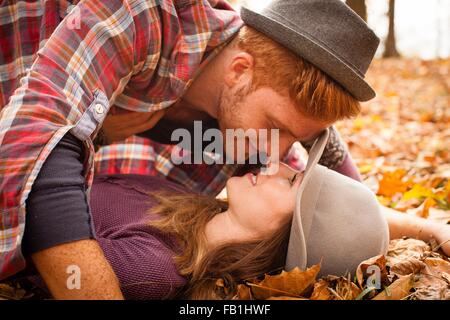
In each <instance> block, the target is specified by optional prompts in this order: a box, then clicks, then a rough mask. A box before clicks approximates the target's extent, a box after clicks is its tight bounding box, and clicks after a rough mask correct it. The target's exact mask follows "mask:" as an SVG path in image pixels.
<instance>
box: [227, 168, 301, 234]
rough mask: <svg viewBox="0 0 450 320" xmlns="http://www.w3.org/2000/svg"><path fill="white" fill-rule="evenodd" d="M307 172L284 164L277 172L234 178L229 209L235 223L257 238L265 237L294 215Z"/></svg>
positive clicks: (228, 186)
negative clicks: (301, 184) (297, 194)
mask: <svg viewBox="0 0 450 320" xmlns="http://www.w3.org/2000/svg"><path fill="white" fill-rule="evenodd" d="M302 179H303V173H300V172H298V171H295V170H293V169H291V168H289V167H288V166H287V165H285V164H280V166H279V170H278V172H277V173H275V174H274V175H263V174H261V173H260V174H258V175H254V174H251V173H248V174H246V175H244V176H242V177H233V178H231V179H229V180H228V182H227V194H228V202H229V210H230V213H231V215H232V216H233V217H232V218H233V221H234V223H238V224H240V226H241V227H242V228H245V229H246V230H248V231H250V232H251V234H253V235H254V236H255V237H265V236H267V235H268V234H271V233H273V232H275V231H276V230H278V229H279V228H280V227H282V225H284V224H285V223H287V222H288V221H289V220H290V219H291V218H292V214H293V211H294V207H295V198H296V193H297V189H298V187H299V185H300V182H301V181H302Z"/></svg>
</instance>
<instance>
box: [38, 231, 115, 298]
mask: <svg viewBox="0 0 450 320" xmlns="http://www.w3.org/2000/svg"><path fill="white" fill-rule="evenodd" d="M31 257H32V260H33V263H34V264H35V266H36V268H37V270H38V271H39V273H40V274H41V276H42V278H43V279H44V281H45V283H46V285H47V287H48V288H49V290H50V292H51V293H52V295H53V297H54V298H55V299H77V300H87V299H95V300H99V299H107V300H112V299H114V300H121V299H123V296H122V293H121V292H120V289H119V282H118V280H117V277H116V275H115V273H114V271H113V270H112V268H111V266H110V265H109V263H108V261H106V259H105V257H104V255H103V251H102V250H101V248H100V247H99V245H98V243H97V241H95V240H80V241H75V242H71V243H67V244H62V245H59V246H56V247H52V248H50V249H47V250H44V251H40V252H38V253H35V254H33V255H32V256H31ZM78 271H79V276H80V280H79V281H80V282H79V284H80V287H79V289H77V288H73V287H71V285H70V283H71V281H72V278H71V277H77V276H78ZM73 281H74V284H76V281H77V280H76V279H74V280H73ZM68 283H69V285H68Z"/></svg>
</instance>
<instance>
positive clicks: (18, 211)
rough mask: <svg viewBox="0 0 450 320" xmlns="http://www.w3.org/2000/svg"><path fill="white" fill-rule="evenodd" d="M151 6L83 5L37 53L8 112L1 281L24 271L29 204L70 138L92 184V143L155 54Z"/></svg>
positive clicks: (140, 2) (3, 132)
mask: <svg viewBox="0 0 450 320" xmlns="http://www.w3.org/2000/svg"><path fill="white" fill-rule="evenodd" d="M154 6H156V4H155V3H154V2H153V1H145V0H136V1H132V0H85V1H81V2H80V3H79V4H78V5H77V6H75V7H74V8H73V9H72V11H71V12H70V14H69V15H68V16H66V18H65V19H64V20H63V21H62V22H61V23H60V25H59V26H58V27H57V29H56V30H55V31H54V33H53V34H52V36H51V37H50V38H49V39H48V40H47V42H46V44H45V45H44V46H43V47H42V49H40V50H39V51H38V52H37V56H36V59H35V61H34V63H33V65H32V67H31V68H30V69H29V70H28V72H27V74H26V76H24V77H23V78H22V79H21V83H20V87H19V88H18V89H17V90H16V91H15V93H14V95H13V96H12V97H11V99H10V102H9V104H8V105H7V106H5V107H4V108H3V110H2V112H1V118H0V168H1V169H0V210H1V216H0V279H2V278H4V277H6V276H8V275H10V274H13V273H15V272H17V271H18V270H20V269H23V267H24V265H25V264H24V259H23V256H22V253H21V251H20V243H21V238H22V235H23V230H24V224H25V201H26V199H27V196H28V194H29V192H30V191H31V187H32V185H33V183H34V180H35V179H36V177H37V175H38V173H39V171H40V169H41V167H42V165H43V163H44V162H45V160H46V158H47V157H48V156H49V154H50V152H51V151H52V150H53V149H54V147H55V146H56V145H57V144H58V142H59V141H60V140H61V138H62V137H63V136H64V135H65V134H66V133H67V132H69V131H70V132H71V133H72V134H73V135H74V136H75V137H77V138H78V139H79V140H81V141H82V142H83V144H84V146H85V147H86V157H85V159H83V165H84V168H85V177H86V181H87V185H88V186H89V185H90V184H91V183H92V178H93V154H94V148H93V145H92V138H93V137H95V135H96V133H97V132H98V129H99V128H100V126H101V124H102V123H103V120H104V118H105V116H106V114H107V113H108V110H109V108H110V101H112V100H114V98H115V97H116V96H117V95H119V94H120V93H121V92H122V91H123V88H124V87H125V85H126V83H127V82H128V81H129V80H130V79H131V78H132V77H134V76H135V75H137V74H139V73H142V72H144V70H143V68H144V67H145V61H146V58H147V56H148V51H149V50H151V49H150V48H152V49H155V45H154V43H151V41H150V40H151V39H152V37H153V36H154V35H153V33H154V32H156V33H158V36H159V28H158V27H157V26H155V25H157V24H158V23H159V21H158V18H157V15H156V14H155V12H157V9H154V8H152V7H154ZM155 39H158V37H156V38H155ZM156 43H158V41H156ZM156 49H157V48H156ZM146 67H147V68H148V70H145V72H146V76H148V73H149V72H150V73H151V70H149V69H150V68H149V66H146Z"/></svg>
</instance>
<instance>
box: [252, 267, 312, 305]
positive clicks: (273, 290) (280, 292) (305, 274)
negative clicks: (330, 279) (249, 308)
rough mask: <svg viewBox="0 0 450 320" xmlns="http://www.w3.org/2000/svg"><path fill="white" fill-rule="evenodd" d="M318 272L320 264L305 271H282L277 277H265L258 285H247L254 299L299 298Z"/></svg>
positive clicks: (297, 269) (296, 269)
mask: <svg viewBox="0 0 450 320" xmlns="http://www.w3.org/2000/svg"><path fill="white" fill-rule="evenodd" d="M319 271H320V264H316V265H314V266H312V267H311V268H308V269H307V270H305V271H301V270H300V269H299V268H295V269H293V270H292V271H289V272H286V271H283V272H281V274H279V275H275V276H270V275H266V276H265V278H264V280H262V281H261V282H259V283H252V284H249V285H250V287H251V291H252V294H253V296H254V297H255V298H256V299H264V300H265V299H268V298H270V297H274V296H275V297H276V296H291V297H300V296H301V295H302V294H303V292H304V291H305V290H306V289H308V288H309V287H310V286H311V285H312V284H313V283H314V282H315V280H316V277H317V274H318V273H319Z"/></svg>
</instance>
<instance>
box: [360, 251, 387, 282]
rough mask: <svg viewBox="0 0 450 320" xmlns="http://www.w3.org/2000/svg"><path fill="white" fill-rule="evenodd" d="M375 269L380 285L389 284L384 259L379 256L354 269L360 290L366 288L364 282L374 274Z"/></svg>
mask: <svg viewBox="0 0 450 320" xmlns="http://www.w3.org/2000/svg"><path fill="white" fill-rule="evenodd" d="M375 269H376V270H378V271H379V276H380V279H379V280H380V283H381V285H383V284H387V283H388V282H389V281H388V273H387V270H386V257H385V256H383V255H379V256H376V257H373V258H370V259H367V260H365V261H363V262H361V263H360V264H359V266H358V268H357V269H356V279H357V281H358V284H359V287H360V288H364V287H365V286H366V280H367V279H368V278H369V277H370V276H372V275H373V274H374V271H376V270H375Z"/></svg>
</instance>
